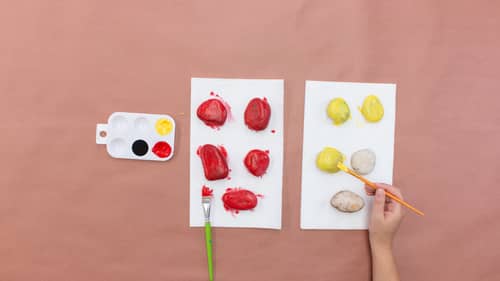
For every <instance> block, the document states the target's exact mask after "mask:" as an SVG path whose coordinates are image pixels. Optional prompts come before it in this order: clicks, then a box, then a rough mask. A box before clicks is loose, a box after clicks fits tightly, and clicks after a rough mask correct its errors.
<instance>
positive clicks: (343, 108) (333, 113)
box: [326, 98, 351, 125]
mask: <svg viewBox="0 0 500 281" xmlns="http://www.w3.org/2000/svg"><path fill="white" fill-rule="evenodd" d="M326 113H327V114H328V117H330V119H332V121H333V124H335V125H341V124H343V123H344V122H345V121H347V120H348V119H349V118H350V117H351V111H350V110H349V105H347V103H346V102H345V100H344V99H343V98H334V99H333V100H331V101H330V103H329V104H328V107H327V109H326Z"/></svg>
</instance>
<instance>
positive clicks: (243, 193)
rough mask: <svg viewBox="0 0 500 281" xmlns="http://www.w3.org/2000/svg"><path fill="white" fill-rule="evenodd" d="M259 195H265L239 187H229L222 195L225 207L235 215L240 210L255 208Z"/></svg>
mask: <svg viewBox="0 0 500 281" xmlns="http://www.w3.org/2000/svg"><path fill="white" fill-rule="evenodd" d="M258 197H259V198H262V197H263V196H262V195H260V194H258V195H256V194H255V193H253V192H252V191H250V190H246V189H242V188H239V187H237V188H228V189H226V192H225V193H224V195H222V202H224V209H226V211H228V212H231V213H232V214H233V215H235V214H238V213H239V211H246V210H253V209H254V208H255V207H256V206H257V203H258V200H257V198H258Z"/></svg>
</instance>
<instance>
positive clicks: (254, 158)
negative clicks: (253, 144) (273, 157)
mask: <svg viewBox="0 0 500 281" xmlns="http://www.w3.org/2000/svg"><path fill="white" fill-rule="evenodd" d="M243 163H244V164H245V167H246V168H247V170H248V171H249V172H250V173H251V174H252V175H254V176H256V177H260V176H262V175H264V174H265V173H266V171H267V168H268V167H269V150H266V151H263V150H260V149H253V150H250V151H249V152H248V153H247V155H246V157H245V160H244V161H243Z"/></svg>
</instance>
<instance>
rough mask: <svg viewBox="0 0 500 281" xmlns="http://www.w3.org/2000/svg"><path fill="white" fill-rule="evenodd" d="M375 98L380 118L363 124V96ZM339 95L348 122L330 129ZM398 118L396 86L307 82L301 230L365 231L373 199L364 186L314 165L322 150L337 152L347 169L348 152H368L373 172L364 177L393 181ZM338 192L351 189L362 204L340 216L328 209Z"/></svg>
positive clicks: (350, 178) (349, 156) (377, 180)
mask: <svg viewBox="0 0 500 281" xmlns="http://www.w3.org/2000/svg"><path fill="white" fill-rule="evenodd" d="M370 94H373V95H376V96H378V97H379V99H380V101H381V102H382V104H383V106H384V117H383V119H382V120H381V121H379V122H378V123H367V122H366V121H365V120H364V118H363V116H362V115H361V112H360V111H359V110H358V107H360V106H361V105H362V103H363V100H364V98H365V97H366V96H368V95H370ZM336 97H341V98H343V99H345V100H346V102H347V104H348V105H349V107H350V110H351V116H352V117H351V119H350V120H348V121H347V122H346V123H344V124H342V125H340V126H334V125H333V124H332V121H331V119H329V118H328V116H327V114H326V108H327V106H328V103H329V102H330V100H331V99H333V98H336ZM395 118H396V85H395V84H368V83H343V82H319V81H306V97H305V108H304V143H303V157H302V197H301V219H300V226H301V228H302V229H367V228H368V216H369V213H370V210H371V205H372V202H371V198H368V196H366V195H365V192H364V188H363V186H364V185H363V183H362V182H361V181H359V180H357V179H356V178H354V177H352V176H350V175H348V174H346V173H344V172H338V173H334V174H329V173H325V172H323V171H321V170H319V169H318V168H317V167H316V163H315V161H316V156H317V154H318V153H319V152H320V151H321V150H322V149H323V147H325V146H331V147H335V148H337V149H339V150H340V151H341V152H342V153H344V155H345V156H346V161H345V164H346V165H347V166H350V159H351V155H352V153H354V152H355V151H357V150H360V149H363V148H370V149H372V150H373V151H374V152H375V154H376V157H377V160H376V165H375V169H374V170H373V171H372V172H371V173H370V174H368V175H366V178H368V179H370V180H372V181H375V182H386V183H392V172H393V158H394V157H393V155H394V126H395ZM340 190H350V191H353V192H355V193H357V194H359V195H360V196H362V197H363V199H364V200H365V203H366V205H365V207H364V208H363V209H361V210H360V211H359V212H356V213H342V212H340V211H338V210H336V209H335V208H333V207H332V206H331V205H330V199H331V198H332V196H333V195H334V194H335V193H337V192H338V191H340Z"/></svg>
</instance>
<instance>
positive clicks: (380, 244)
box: [370, 234, 392, 253]
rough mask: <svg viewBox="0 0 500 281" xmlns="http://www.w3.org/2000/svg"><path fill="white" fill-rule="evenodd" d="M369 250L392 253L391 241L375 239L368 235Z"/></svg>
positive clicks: (375, 237)
mask: <svg viewBox="0 0 500 281" xmlns="http://www.w3.org/2000/svg"><path fill="white" fill-rule="evenodd" d="M370 248H371V250H372V252H373V251H376V252H384V253H386V252H391V253H392V241H391V239H388V238H386V237H377V236H375V235H371V234H370Z"/></svg>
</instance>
